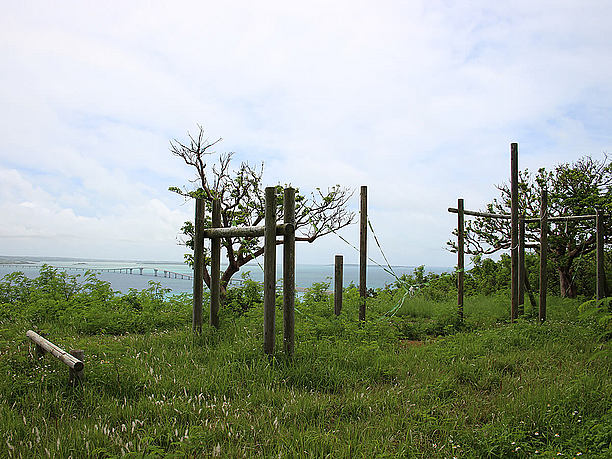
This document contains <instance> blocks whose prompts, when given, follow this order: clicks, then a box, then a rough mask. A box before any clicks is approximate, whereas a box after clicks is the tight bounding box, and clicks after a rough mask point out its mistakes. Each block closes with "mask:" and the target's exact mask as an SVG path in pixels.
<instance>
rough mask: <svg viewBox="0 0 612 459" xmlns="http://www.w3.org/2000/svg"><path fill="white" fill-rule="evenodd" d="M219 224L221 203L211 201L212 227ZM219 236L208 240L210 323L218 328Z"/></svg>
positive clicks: (219, 299)
mask: <svg viewBox="0 0 612 459" xmlns="http://www.w3.org/2000/svg"><path fill="white" fill-rule="evenodd" d="M220 226H221V203H220V202H219V199H215V200H214V201H213V208H212V227H213V228H219V227H220ZM220 279H221V238H219V237H214V238H211V241H210V325H212V326H213V327H215V328H219V305H220V303H221V298H220V297H221V282H220Z"/></svg>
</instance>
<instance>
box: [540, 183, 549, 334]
mask: <svg viewBox="0 0 612 459" xmlns="http://www.w3.org/2000/svg"><path fill="white" fill-rule="evenodd" d="M547 258H548V190H547V189H546V188H542V199H541V201H540V311H539V314H538V317H539V319H540V323H542V322H544V321H545V320H546V285H547V283H548V279H547V273H546V264H547V263H546V260H547Z"/></svg>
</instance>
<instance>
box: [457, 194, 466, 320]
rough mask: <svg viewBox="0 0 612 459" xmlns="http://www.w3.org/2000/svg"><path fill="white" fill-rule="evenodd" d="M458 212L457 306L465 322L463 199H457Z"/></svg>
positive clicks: (460, 317) (460, 316)
mask: <svg viewBox="0 0 612 459" xmlns="http://www.w3.org/2000/svg"><path fill="white" fill-rule="evenodd" d="M457 210H458V212H457V306H458V312H459V320H460V321H461V322H463V282H464V279H465V277H464V276H465V272H464V271H465V256H464V237H465V229H464V227H465V215H464V213H463V211H464V204H463V198H459V199H457Z"/></svg>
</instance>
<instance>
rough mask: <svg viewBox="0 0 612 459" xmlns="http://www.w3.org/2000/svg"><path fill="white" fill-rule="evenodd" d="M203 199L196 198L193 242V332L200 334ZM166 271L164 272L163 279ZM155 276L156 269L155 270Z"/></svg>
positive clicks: (202, 268)
mask: <svg viewBox="0 0 612 459" xmlns="http://www.w3.org/2000/svg"><path fill="white" fill-rule="evenodd" d="M203 229H204V199H202V198H196V205H195V227H194V236H193V237H194V240H193V321H192V322H193V331H194V332H196V333H201V332H202V301H203V300H202V298H203V293H204V238H203V237H202V230H203ZM166 273H167V271H165V270H164V277H166ZM155 275H157V269H156V270H155Z"/></svg>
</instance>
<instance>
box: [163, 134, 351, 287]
mask: <svg viewBox="0 0 612 459" xmlns="http://www.w3.org/2000/svg"><path fill="white" fill-rule="evenodd" d="M187 135H188V140H187V141H186V142H181V141H179V140H176V139H175V140H172V141H171V142H170V152H171V153H172V154H173V155H175V156H177V157H179V158H181V159H182V160H183V161H184V162H185V164H187V165H188V166H191V167H193V168H194V169H195V171H196V173H197V175H196V178H195V179H194V180H191V183H192V184H193V185H195V189H193V188H192V189H189V188H186V187H183V188H180V187H170V188H169V189H170V191H173V192H175V193H178V194H180V195H182V196H184V197H185V198H186V199H191V198H195V197H201V198H203V199H204V201H205V203H206V206H207V208H208V209H211V208H212V202H213V201H214V200H215V199H216V198H218V199H219V202H220V204H221V225H222V226H223V227H230V226H257V225H260V224H262V222H263V220H264V217H265V193H264V190H263V187H262V176H263V163H262V164H261V165H260V166H259V167H253V166H251V165H249V164H248V163H245V162H243V163H241V164H240V166H239V167H238V168H237V169H232V168H231V167H230V164H231V160H232V157H233V153H224V154H220V155H217V153H216V152H215V151H214V150H213V147H214V146H215V145H216V144H217V143H219V142H220V141H221V140H222V139H217V140H215V141H209V140H208V139H207V138H206V137H205V135H204V129H203V128H202V126H198V134H197V135H195V136H193V135H191V134H190V133H187ZM213 156H218V158H217V161H212V164H211V161H209V157H213ZM277 188H278V191H280V190H282V187H281V186H280V185H278V187H277ZM351 196H352V192H351V191H350V190H349V189H347V188H343V187H340V185H335V186H333V187H331V188H328V189H327V191H325V192H324V191H322V190H321V189H320V188H317V190H316V192H313V193H311V194H310V195H309V196H308V197H307V196H304V195H302V194H300V193H299V191H298V190H296V196H295V227H296V238H295V239H296V241H306V242H313V241H315V240H316V239H317V238H319V237H321V236H325V235H327V234H330V233H332V232H334V231H337V230H338V229H340V228H343V227H345V226H347V225H349V224H351V223H352V222H353V219H354V217H355V215H354V213H353V212H351V211H349V210H348V209H347V208H346V204H347V202H348V200H349V199H350V198H351ZM276 209H277V210H276V212H277V219H278V220H280V219H281V218H282V215H283V197H282V193H280V192H279V193H277V207H276ZM205 226H206V227H207V228H210V227H211V226H212V221H211V215H210V212H207V213H206V218H205ZM181 230H182V232H183V234H184V235H185V236H186V237H185V238H184V239H183V240H182V241H181V243H183V244H184V245H186V246H188V247H190V248H191V249H192V250H193V236H194V224H193V222H191V221H188V222H185V224H184V225H183V227H182V228H181ZM221 244H222V247H224V248H225V252H226V256H227V261H228V266H227V268H226V270H225V271H224V272H223V274H222V276H221V294H222V295H223V296H225V294H226V288H227V284H228V282H229V281H230V279H231V278H232V276H233V275H234V274H236V273H237V272H238V271H239V270H240V268H241V267H242V266H244V265H245V264H246V263H248V262H250V261H252V260H254V259H255V258H257V257H259V256H260V255H262V254H263V252H264V249H263V242H262V240H261V238H223V239H222V243H221ZM277 244H282V240H278V241H277ZM205 257H206V258H207V259H208V250H207V249H205ZM185 258H186V260H187V262H189V263H192V261H193V260H192V255H191V254H186V255H185ZM204 281H205V282H206V285H208V286H209V287H210V273H209V271H208V269H207V268H205V270H204Z"/></svg>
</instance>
